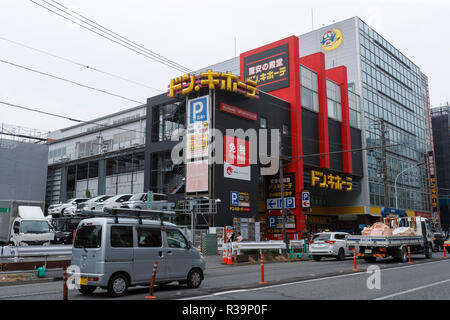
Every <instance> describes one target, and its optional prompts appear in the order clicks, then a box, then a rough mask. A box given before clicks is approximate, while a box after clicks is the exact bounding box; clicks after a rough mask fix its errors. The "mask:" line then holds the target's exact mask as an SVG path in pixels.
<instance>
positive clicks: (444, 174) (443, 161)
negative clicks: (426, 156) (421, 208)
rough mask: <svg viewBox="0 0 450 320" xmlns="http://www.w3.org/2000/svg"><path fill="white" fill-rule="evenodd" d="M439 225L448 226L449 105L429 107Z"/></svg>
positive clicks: (449, 174)
mask: <svg viewBox="0 0 450 320" xmlns="http://www.w3.org/2000/svg"><path fill="white" fill-rule="evenodd" d="M431 117H432V122H433V142H434V153H435V158H436V175H437V190H438V195H439V209H440V216H441V227H442V229H443V230H449V228H450V161H449V159H450V106H449V105H448V104H447V105H446V106H441V107H435V108H432V109H431Z"/></svg>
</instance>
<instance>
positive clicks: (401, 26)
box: [0, 0, 450, 131]
mask: <svg viewBox="0 0 450 320" xmlns="http://www.w3.org/2000/svg"><path fill="white" fill-rule="evenodd" d="M33 1H35V2H37V3H41V4H43V5H45V3H44V2H42V1H43V0H33ZM45 1H48V2H50V0H45ZM57 1H58V2H59V3H61V4H63V5H65V6H67V7H70V8H71V9H73V10H75V11H77V12H78V13H80V14H83V15H85V16H86V17H88V18H90V19H92V20H94V21H95V22H97V23H99V24H101V25H103V26H105V27H108V28H109V29H111V30H113V31H114V32H116V33H119V34H120V35H122V36H125V37H127V38H128V39H130V40H132V41H134V42H136V43H138V44H141V45H143V46H145V47H146V48H148V49H150V50H152V51H154V52H156V53H158V54H160V55H163V56H165V57H167V58H169V59H171V60H173V61H175V62H178V63H179V64H181V65H183V66H185V67H187V68H189V69H191V70H196V69H200V68H202V67H205V66H208V65H211V64H214V63H217V62H220V61H223V60H226V59H230V58H232V57H233V56H234V54H235V38H236V50H237V54H238V55H239V53H240V52H244V51H247V50H250V49H253V48H256V47H258V46H261V45H264V44H267V43H270V42H273V41H276V40H279V39H282V38H285V37H287V36H290V35H300V34H303V33H306V32H309V31H311V30H312V19H311V9H313V17H314V19H313V22H314V28H319V27H322V25H329V24H331V23H333V20H335V21H340V20H344V19H347V18H350V17H353V16H359V17H361V18H362V19H363V20H364V21H365V22H366V23H368V24H369V26H371V27H372V28H374V29H375V30H377V31H378V32H379V33H380V34H381V35H382V36H383V37H384V38H385V39H386V40H388V41H389V42H391V43H392V44H393V45H394V46H395V47H396V48H397V49H399V50H400V51H401V52H403V53H404V54H405V55H406V56H407V57H408V58H409V59H411V60H412V61H413V62H414V63H416V64H417V65H418V66H419V68H420V69H421V71H422V72H424V73H425V74H426V75H428V77H429V85H430V96H431V104H432V106H438V105H440V104H441V103H445V102H446V101H448V100H450V93H449V92H450V86H449V85H448V83H449V81H448V74H449V73H450V59H449V56H450V55H449V53H450V41H449V39H448V33H449V31H448V30H449V29H450V28H449V21H450V1H448V0H442V1H438V0H428V1H418V0H415V1H414V0H389V1H345V0H340V1H336V0H333V1H317V0H316V1H293V0H292V1H287V0H276V1H275V0H271V1H266V0H257V1H256V0H251V1H250V0H239V1H234V0H227V1H215V0H194V1H183V0H181V1H179V0H172V1H153V0H152V1H149V0H127V1H123V0H121V1H119V0H57ZM367 3H370V5H367ZM46 5H47V6H48V4H46ZM0 38H6V39H9V40H12V41H16V42H20V43H23V44H26V45H28V46H31V47H34V48H36V49H39V50H44V51H47V52H50V53H52V54H55V55H58V56H61V57H64V58H67V59H71V60H73V61H76V62H79V63H81V64H83V65H89V66H91V67H94V68H97V69H100V70H102V71H106V72H109V73H113V74H116V75H119V76H121V77H124V78H127V79H131V80H133V81H136V82H139V83H141V84H145V85H146V86H148V87H152V88H155V89H159V91H158V90H154V89H151V88H147V87H144V86H139V85H135V84H132V83H129V82H126V81H122V80H120V79H117V78H113V77H109V76H107V75H105V74H100V73H97V72H95V71H92V70H89V69H86V68H82V67H80V66H77V65H74V64H70V63H67V62H65V61H62V60H58V59H55V58H52V57H49V56H46V55H42V54H40V53H37V52H35V51H32V50H29V49H26V48H23V47H20V46H17V45H15V44H12V43H11V42H8V41H5V40H2V39H0V60H3V61H8V62H12V63H15V64H19V65H23V66H26V67H28V68H33V69H37V70H39V71H42V72H46V73H49V74H53V75H56V76H59V77H62V78H66V79H69V80H72V81H76V82H79V83H82V84H84V85H87V86H91V87H95V88H98V89H101V90H105V91H108V92H111V93H114V94H117V95H121V96H124V97H126V98H130V99H132V100H135V101H140V102H142V103H145V102H146V99H147V98H148V97H151V96H153V95H156V94H159V93H161V92H162V91H163V90H166V89H167V85H168V83H169V81H170V79H171V78H173V77H175V76H179V75H181V72H179V71H177V70H174V69H172V68H169V67H167V66H164V65H162V64H160V63H158V62H155V61H153V60H150V59H148V58H145V57H143V56H141V55H138V54H137V53H134V52H132V51H130V50H128V49H125V48H123V47H121V46H119V45H117V44H115V43H113V42H110V41H108V40H106V39H104V38H101V37H99V36H98V35H95V34H93V33H91V32H89V31H87V30H85V29H83V28H81V27H79V26H77V25H75V24H73V23H71V22H70V21H67V20H65V19H63V18H61V17H59V16H57V15H55V14H53V13H51V12H49V11H47V10H45V9H43V8H41V7H39V6H38V5H36V4H34V3H33V2H31V1H30V0H0ZM0 101H5V102H9V103H13V104H18V105H22V106H26V107H32V108H36V109H40V110H43V111H47V112H53V113H58V114H61V115H66V116H69V117H73V118H76V119H82V120H92V119H94V118H96V117H100V116H103V115H107V114H110V113H113V112H117V111H120V110H124V109H127V108H130V107H133V106H136V105H138V103H137V102H132V101H128V100H124V99H120V98H117V97H113V96H110V95H107V94H104V93H100V92H97V91H93V90H88V89H85V88H81V87H78V86H75V85H72V84H69V83H66V82H62V81H60V80H56V79H52V78H48V77H45V76H42V75H39V74H35V73H32V72H29V71H26V70H23V69H19V68H17V67H14V66H11V65H8V64H5V63H2V62H0ZM2 122H3V123H7V124H12V125H19V126H25V127H31V128H38V129H43V130H48V131H51V130H56V129H60V128H64V127H67V126H70V125H73V124H75V123H74V122H71V121H69V120H63V119H58V118H54V117H50V116H46V115H40V114H36V113H32V112H29V111H22V110H17V109H14V108H12V107H9V106H5V105H2V104H0V123H2Z"/></svg>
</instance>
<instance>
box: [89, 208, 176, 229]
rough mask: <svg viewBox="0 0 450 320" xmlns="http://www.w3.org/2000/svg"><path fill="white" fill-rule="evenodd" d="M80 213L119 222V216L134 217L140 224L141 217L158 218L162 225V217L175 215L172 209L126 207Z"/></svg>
mask: <svg viewBox="0 0 450 320" xmlns="http://www.w3.org/2000/svg"><path fill="white" fill-rule="evenodd" d="M80 215H82V216H88V217H106V218H114V221H115V223H119V218H136V219H139V224H142V219H151V220H160V221H161V225H163V222H164V220H163V218H174V217H175V216H176V214H175V212H174V211H165V210H139V209H126V208H112V209H109V208H105V211H94V210H83V211H81V213H80Z"/></svg>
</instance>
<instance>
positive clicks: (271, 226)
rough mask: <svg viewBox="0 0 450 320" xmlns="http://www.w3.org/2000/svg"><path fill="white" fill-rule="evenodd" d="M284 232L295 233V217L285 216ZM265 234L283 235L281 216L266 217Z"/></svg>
mask: <svg viewBox="0 0 450 320" xmlns="http://www.w3.org/2000/svg"><path fill="white" fill-rule="evenodd" d="M285 226H286V232H287V233H295V230H296V217H295V215H286V225H285ZM267 233H269V234H277V233H278V234H280V233H283V216H268V217H267Z"/></svg>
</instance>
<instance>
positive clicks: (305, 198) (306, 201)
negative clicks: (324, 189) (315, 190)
mask: <svg viewBox="0 0 450 320" xmlns="http://www.w3.org/2000/svg"><path fill="white" fill-rule="evenodd" d="M310 206H311V195H310V193H309V192H308V191H303V192H302V208H309V207H310Z"/></svg>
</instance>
